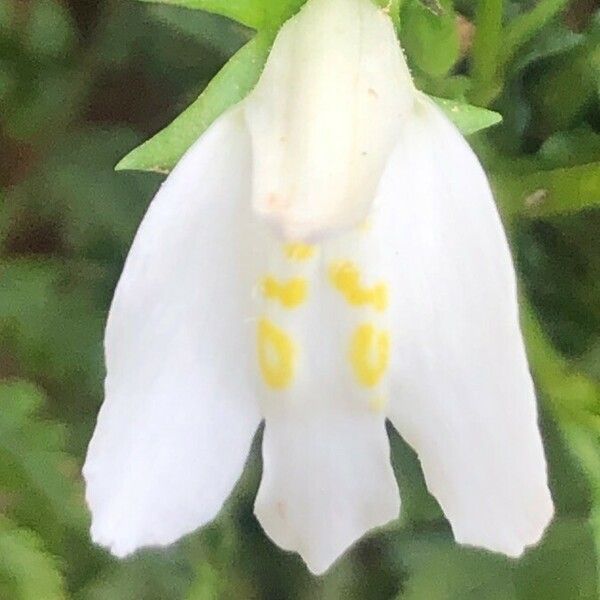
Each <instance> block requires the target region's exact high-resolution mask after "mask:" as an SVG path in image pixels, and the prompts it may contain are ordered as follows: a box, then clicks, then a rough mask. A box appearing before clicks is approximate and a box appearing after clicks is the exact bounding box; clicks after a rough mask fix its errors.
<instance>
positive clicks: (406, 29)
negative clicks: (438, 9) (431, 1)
mask: <svg viewBox="0 0 600 600" xmlns="http://www.w3.org/2000/svg"><path fill="white" fill-rule="evenodd" d="M441 6H442V8H443V13H442V14H440V15H436V14H434V13H433V12H432V11H431V10H430V9H428V8H427V7H425V6H423V4H422V3H421V2H419V0H409V1H408V2H406V3H404V4H403V5H402V9H401V10H402V12H401V17H400V21H401V37H402V44H403V46H404V49H405V50H406V53H407V55H408V57H409V59H410V61H411V63H412V64H414V65H416V66H417V67H418V68H419V69H420V70H421V71H424V72H425V73H427V74H428V75H431V76H433V77H440V76H443V75H445V74H446V73H448V71H449V70H450V69H451V68H452V67H453V66H454V64H455V63H456V61H457V60H458V58H459V39H458V30H457V28H456V23H455V14H454V10H453V8H452V3H451V2H449V1H448V0H443V1H442V2H441Z"/></svg>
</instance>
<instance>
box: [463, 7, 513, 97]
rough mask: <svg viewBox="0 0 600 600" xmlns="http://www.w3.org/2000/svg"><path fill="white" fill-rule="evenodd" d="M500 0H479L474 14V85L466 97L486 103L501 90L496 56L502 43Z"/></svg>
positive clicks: (472, 52)
mask: <svg viewBox="0 0 600 600" xmlns="http://www.w3.org/2000/svg"><path fill="white" fill-rule="evenodd" d="M503 8H504V2H503V1H502V0H481V1H480V2H478V3H477V11H476V14H475V38H474V39H473V48H472V51H471V77H472V82H473V87H472V89H471V92H470V94H469V98H470V99H471V100H472V101H474V102H477V103H478V104H485V105H487V104H489V102H490V101H491V100H492V99H493V98H494V96H496V95H497V94H498V92H499V90H500V87H501V83H500V82H499V81H498V80H497V79H498V72H497V70H498V56H499V53H500V46H501V45H502V12H503Z"/></svg>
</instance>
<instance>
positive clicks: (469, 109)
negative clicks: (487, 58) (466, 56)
mask: <svg viewBox="0 0 600 600" xmlns="http://www.w3.org/2000/svg"><path fill="white" fill-rule="evenodd" d="M142 1H150V2H154V1H156V0H142ZM305 1H306V0H286V1H285V2H278V3H273V2H269V1H268V0H260V1H256V0H253V1H251V0H248V1H246V0H242V1H238V2H233V3H230V2H224V1H221V0H168V1H167V2H166V4H176V5H179V6H183V7H185V8H188V9H190V8H191V9H194V8H196V9H202V10H205V11H209V12H213V13H216V14H220V15H224V16H228V17H230V18H232V19H235V20H237V21H239V22H240V23H242V24H244V25H247V26H249V27H254V28H256V29H258V34H257V35H256V36H255V37H254V38H253V39H252V40H251V41H250V42H249V43H248V44H247V45H246V46H244V47H243V48H242V49H241V50H239V51H238V52H237V54H235V55H234V56H233V57H232V58H231V59H230V60H229V62H227V64H226V65H225V66H224V67H223V69H222V70H221V71H220V72H219V73H218V75H217V76H216V77H214V79H213V80H212V81H211V82H210V83H209V84H208V86H207V87H206V89H205V90H204V92H202V94H201V95H200V97H199V98H198V99H197V100H196V101H195V102H194V103H192V104H191V105H190V106H189V107H188V108H187V109H186V110H185V111H184V112H183V113H182V114H180V115H179V116H178V117H177V118H176V119H175V120H174V121H173V122H172V123H171V124H170V125H169V126H168V127H166V128H165V129H163V130H162V131H161V132H159V133H158V134H157V135H155V136H154V137H153V138H152V139H150V140H148V141H147V142H145V143H144V144H142V145H141V146H139V147H138V148H136V149H135V150H133V151H131V152H130V153H129V154H128V155H127V156H125V158H123V159H122V160H121V161H120V162H119V163H118V165H117V167H116V168H117V170H139V171H154V172H158V173H168V172H169V171H170V170H171V169H172V168H173V167H174V166H175V165H176V164H177V162H178V161H179V159H180V158H181V157H182V156H183V155H184V154H185V152H186V150H187V149H188V148H189V147H190V146H191V145H192V144H193V143H194V142H195V141H196V140H197V139H198V138H199V137H200V135H202V133H203V132H204V131H206V129H207V128H208V127H209V125H210V124H211V123H212V122H213V121H214V120H215V119H216V118H217V117H218V116H220V115H221V114H222V113H223V112H225V111H226V110H227V109H228V108H230V107H231V106H233V105H234V104H236V103H237V102H239V101H240V100H242V99H243V98H244V97H245V96H246V95H247V94H248V93H249V92H250V91H251V90H252V88H253V87H254V85H255V84H256V82H257V81H258V78H259V77H260V74H261V72H262V70H263V67H264V64H265V62H266V60H267V58H268V56H269V52H270V49H271V45H272V43H273V39H274V36H275V34H276V32H277V31H278V29H279V27H280V26H281V24H282V23H283V22H284V21H286V20H287V19H288V18H289V17H290V16H291V15H292V14H294V12H296V11H297V10H298V9H299V7H300V6H301V5H302V4H303V3H304V2H305ZM382 4H383V5H384V6H386V7H387V6H388V5H389V6H391V7H392V8H395V9H396V10H398V7H397V6H396V4H395V3H388V2H383V3H382ZM411 7H412V8H411ZM403 11H404V12H403V16H402V19H403V22H404V21H406V24H405V27H404V30H405V31H407V32H408V33H407V34H406V35H405V36H403V41H404V42H405V44H406V48H407V51H408V53H409V54H411V55H414V56H415V57H416V64H417V65H418V66H420V67H422V69H423V70H424V71H426V72H430V73H432V74H434V75H444V74H446V73H447V72H448V71H449V70H450V69H451V67H452V66H453V65H454V63H455V62H456V60H457V59H458V33H457V31H456V28H455V26H454V18H455V17H454V12H453V9H452V6H451V5H450V4H448V5H447V6H445V9H444V12H443V14H442V16H436V15H434V14H432V13H431V12H430V11H429V10H428V9H427V8H425V7H424V6H423V5H422V4H420V2H419V1H418V0H412V1H411V2H408V3H407V4H406V5H404V8H403ZM404 13H406V14H404ZM413 32H414V33H413ZM435 100H436V101H438V102H439V103H440V105H441V106H442V108H444V110H446V113H447V114H448V116H449V117H450V118H451V119H452V120H453V121H454V122H455V123H456V125H457V126H458V127H459V128H460V129H461V131H462V132H463V133H464V134H465V135H470V134H472V133H475V132H477V131H480V130H481V129H485V128H486V127H490V126H491V125H494V124H496V123H498V122H499V121H500V119H501V117H500V116H499V115H496V114H494V113H492V112H491V111H485V110H483V109H479V108H477V107H475V106H470V105H468V104H466V103H464V102H459V101H458V100H450V99H447V100H444V99H438V98H435Z"/></svg>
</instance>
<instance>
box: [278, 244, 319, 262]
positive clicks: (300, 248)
mask: <svg viewBox="0 0 600 600" xmlns="http://www.w3.org/2000/svg"><path fill="white" fill-rule="evenodd" d="M284 250H285V255H286V256H287V257H288V258H289V259H290V260H294V261H299V262H301V261H304V260H310V259H311V258H312V257H313V256H314V255H315V253H316V249H315V247H314V246H309V245H308V244H286V246H285V248H284Z"/></svg>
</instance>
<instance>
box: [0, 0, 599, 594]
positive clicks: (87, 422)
mask: <svg viewBox="0 0 600 600" xmlns="http://www.w3.org/2000/svg"><path fill="white" fill-rule="evenodd" d="M302 3H303V0H284V1H277V0H236V1H234V0H169V1H167V2H163V3H162V4H161V5H158V4H150V3H149V2H134V1H133V0H131V1H125V0H117V1H115V0H99V1H98V2H77V1H75V0H61V1H58V0H31V1H29V2H22V1H20V0H5V1H3V2H0V104H1V105H2V111H0V143H1V146H0V147H1V152H2V161H1V162H2V169H1V170H0V200H1V202H2V204H1V206H0V511H1V513H2V515H1V517H0V598H2V599H4V598H6V599H7V600H13V599H15V600H54V599H63V598H64V599H67V598H73V599H76V600H117V599H118V600H128V599H131V600H155V599H156V600H205V599H208V598H211V599H212V598H227V599H229V598H231V599H233V600H237V599H239V600H245V599H248V598H252V599H254V598H256V599H257V600H260V599H265V600H267V599H271V598H278V599H280V598H281V599H286V598H294V599H297V598H298V599H301V600H304V599H306V600H309V599H310V600H313V599H314V598H322V599H324V600H329V599H331V600H334V599H338V598H349V599H352V598H369V599H374V600H384V599H385V600H389V599H398V600H442V599H444V600H449V599H453V600H469V599H470V598H473V599H477V600H488V599H489V600H506V599H515V600H588V599H589V600H594V599H595V598H597V597H598V589H599V582H600V578H599V575H598V556H600V391H599V390H600V301H599V299H600V236H599V235H598V232H599V231H600V210H599V207H598V202H599V201H600V175H599V174H600V131H599V128H600V106H599V104H600V103H599V100H598V98H599V85H598V83H599V79H598V73H599V72H600V69H599V66H598V65H599V61H600V56H599V54H598V52H599V48H600V44H599V41H600V38H599V35H600V29H599V24H600V21H599V19H598V16H597V14H594V7H592V6H591V5H590V4H588V3H585V2H572V3H568V4H567V2H566V1H565V0H540V1H539V2H535V3H531V2H525V1H523V0H514V1H513V0H511V1H505V2H499V1H498V0H480V1H478V2H471V1H470V0H455V1H454V2H449V1H448V2H446V1H444V2H441V4H440V3H437V2H435V1H433V0H427V1H426V2H420V1H419V0H404V2H399V1H397V0H394V1H392V2H388V1H387V0H378V3H379V4H380V6H381V7H382V8H385V9H387V10H388V11H389V12H390V14H391V16H392V18H393V19H394V21H395V23H396V26H397V28H398V31H399V34H400V37H401V40H402V42H403V45H404V47H405V49H406V52H407V57H408V60H409V63H410V66H411V69H412V71H413V74H414V76H415V79H416V81H417V84H418V87H419V88H420V89H422V90H424V91H425V92H426V93H428V94H430V95H432V96H433V97H434V99H435V100H436V102H438V103H439V104H440V106H442V108H443V109H444V110H446V111H447V113H448V114H449V115H450V116H451V117H452V118H453V119H454V120H455V122H457V123H458V125H459V126H460V127H461V129H462V130H463V131H464V132H465V133H475V132H479V133H478V134H477V135H476V136H473V137H472V138H471V142H472V143H473V145H474V147H475V149H476V151H477V152H478V154H479V156H480V157H481V160H482V162H483V163H484V166H485V167H486V170H487V171H488V172H489V173H490V176H491V178H492V181H493V185H494V188H495V192H496V196H497V199H498V204H499V207H500V210H501V213H502V217H503V219H504V220H505V223H506V224H507V228H508V233H509V236H510V238H511V242H512V244H513V247H514V251H515V255H516V257H517V259H518V270H519V274H520V278H521V282H520V288H521V292H522V295H523V307H524V312H523V330H524V333H525V336H526V339H527V346H528V352H529V356H530V360H531V366H532V371H533V373H534V376H535V380H536V384H537V387H538V390H539V398H540V405H541V412H542V415H543V429H544V439H545V446H546V451H547V455H548V458H549V467H550V478H551V482H552V489H553V496H554V499H555V503H556V507H557V518H556V520H555V523H554V524H553V526H552V527H551V528H550V529H549V531H548V533H547V535H546V537H545V539H544V541H543V543H542V544H541V545H540V546H539V547H537V548H534V549H531V550H530V551H529V552H527V553H526V555H525V556H524V557H523V558H522V559H521V560H518V561H512V560H507V559H504V558H502V557H500V556H497V555H493V554H489V553H485V552H480V551H477V550H474V549H468V548H460V547H458V546H456V545H455V544H454V542H453V541H452V535H451V532H450V529H449V526H448V524H447V523H446V522H445V520H444V519H443V516H442V513H441V511H440V509H439V506H438V505H437V503H436V502H435V500H434V499H433V498H432V497H431V496H430V495H429V494H428V492H427V489H426V486H425V482H424V480H423V476H422V473H421V469H420V465H419V461H418V459H417V457H416V456H415V454H414V453H413V452H412V450H411V449H410V448H409V447H408V446H407V445H406V444H405V443H404V442H403V441H402V440H401V439H400V437H399V436H398V435H397V434H396V433H395V432H393V431H392V430H391V428H390V430H389V433H390V437H391V441H392V454H393V462H394V468H395V471H396V475H397V478H398V481H399V484H400V487H401V490H402V498H403V512H402V518H401V519H400V521H399V522H398V523H397V524H395V525H393V526H391V527H389V528H387V529H386V530H384V531H381V532H376V533H374V534H373V535H371V536H369V537H368V538H367V539H365V540H362V541H361V542H360V543H359V544H357V546H356V547H355V548H354V549H352V551H351V552H349V553H348V554H347V555H346V556H345V557H344V558H343V559H342V560H340V561H339V562H338V564H336V565H335V566H334V568H333V569H332V570H331V572H330V573H328V574H327V576H325V577H323V578H319V579H315V578H313V577H311V576H309V575H308V573H307V571H306V569H305V567H304V566H303V564H302V563H301V561H300V560H299V559H298V558H297V557H295V556H293V555H289V554H287V553H285V552H283V551H281V550H279V549H278V548H276V547H274V545H273V544H271V542H270V541H269V540H267V539H266V537H265V536H264V534H263V533H262V531H261V529H260V527H259V526H258V524H257V522H256V520H255V519H254V517H253V515H252V503H253V500H254V497H255V494H256V489H257V485H258V480H259V474H260V460H259V457H258V452H257V447H258V442H259V441H260V440H257V444H255V447H254V450H253V453H252V456H251V459H250V464H249V465H248V468H247V470H246V473H245V476H244V478H243V480H242V482H241V483H240V485H239V486H238V488H237V489H236V491H235V493H234V494H233V497H232V499H231V501H229V502H228V503H227V506H226V507H225V509H224V511H223V512H222V513H221V515H220V517H219V518H218V520H217V521H216V522H215V523H214V524H213V525H212V526H211V527H209V528H205V529H204V530H202V531H201V532H198V533H196V534H194V535H192V536H190V537H189V538H188V539H187V540H185V541H184V542H182V543H181V544H178V545H176V546H174V547H173V548H170V549H166V550H161V551H156V552H143V553H140V555H139V556H136V557H134V558H132V559H129V560H126V561H123V562H118V561H115V560H113V559H111V558H110V557H108V556H107V555H106V554H105V553H104V552H102V551H100V550H98V549H96V548H94V547H93V546H92V544H91V542H90V540H89V535H88V518H87V516H86V511H85V503H84V499H83V490H82V483H81V477H80V473H79V471H80V465H81V463H82V460H83V455H84V453H85V448H86V445H87V442H88V440H89V437H90V435H91V432H92V429H93V426H94V421H95V416H96V413H97V410H98V407H99V405H100V402H101V399H102V378H103V356H102V355H103V349H102V333H103V331H102V330H103V324H104V321H105V318H106V313H107V310H108V305H109V302H110V298H111V295H112V290H113V289H114V285H115V283H116V281H117V278H118V276H119V273H120V270H121V268H122V264H123V261H124V259H125V256H126V254H127V250H128V248H129V245H130V244H131V240H132V238H133V235H134V233H135V229H136V227H137V226H138V224H139V222H140V220H141V218H142V216H143V213H144V211H145V209H146V206H147V204H148V202H149V201H150V199H151V197H152V195H153V193H154V191H155V189H156V187H157V185H158V184H159V182H160V178H159V177H158V176H156V175H149V174H135V173H130V172H120V173H115V172H114V171H113V166H114V164H115V163H116V162H117V161H118V159H119V157H121V156H123V155H125V154H126V152H127V151H128V149H131V148H134V147H135V146H137V145H138V144H140V143H141V142H142V141H143V140H144V139H149V141H147V142H145V143H143V144H142V145H141V146H140V147H138V148H137V149H136V150H134V151H133V152H132V153H131V154H129V155H128V156H127V157H126V158H125V159H123V160H122V162H121V163H120V165H119V168H121V169H141V170H155V171H159V172H166V171H168V170H169V169H171V168H172V167H173V165H174V164H175V163H176V162H177V160H178V159H179V158H180V157H181V155H182V154H183V152H185V150H186V149H187V148H188V147H189V146H190V144H192V143H193V142H194V140H195V139H197V138H198V136H199V135H201V133H202V132H203V131H204V130H205V129H206V128H207V127H208V126H209V125H210V123H211V122H212V121H213V120H214V119H215V118H216V117H217V116H218V115H219V114H221V113H222V112H223V111H225V110H227V109H228V108H229V107H230V106H231V105H233V104H235V103H236V102H238V101H239V100H240V99H242V98H243V97H244V96H245V95H246V94H247V93H248V91H249V90H251V89H252V86H253V85H254V83H255V82H256V80H257V78H258V76H259V74H260V72H261V69H262V66H263V65H264V62H265V60H266V57H267V55H268V52H269V49H270V46H271V43H272V41H273V38H274V35H275V33H276V31H277V29H278V28H279V27H280V25H281V23H282V22H284V21H285V19H287V18H288V17H289V16H290V15H292V14H293V13H294V12H295V11H297V10H298V9H299V7H300V6H301V5H302ZM198 8H199V9H201V10H192V9H198ZM205 11H207V12H205ZM209 13H214V14H209ZM458 16H460V18H461V20H460V22H457V21H456V18H457V17H458ZM234 21H235V22H234ZM253 30H255V31H253ZM215 75H216V77H215ZM475 105H476V106H475ZM186 106H187V107H188V108H187V110H184V109H185V107H186ZM182 111H183V112H182ZM177 115H180V116H178V117H177ZM499 115H502V117H503V118H502V120H501V118H500V116H499ZM173 119H175V120H174V121H173ZM171 121H173V123H172V124H171V125H168V124H169V123H170V122H171ZM492 126H493V127H492ZM488 128H489V129H488ZM159 130H162V131H160V133H158V134H157V135H156V136H155V137H152V134H154V133H155V132H156V131H159ZM482 130H485V131H482Z"/></svg>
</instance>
